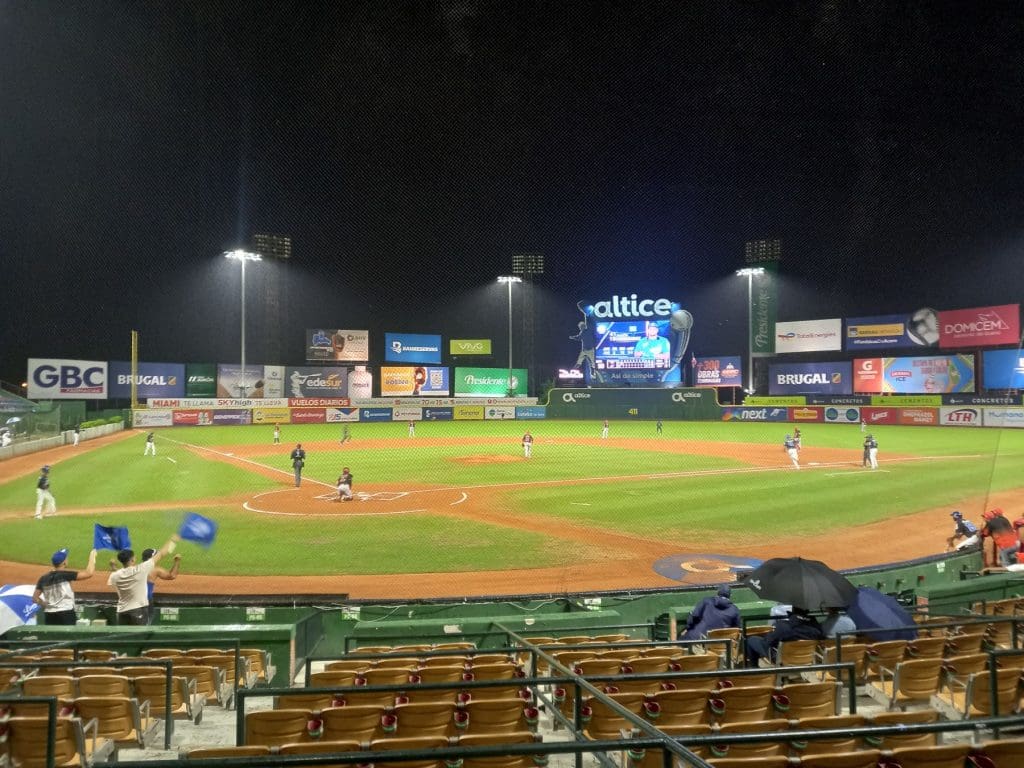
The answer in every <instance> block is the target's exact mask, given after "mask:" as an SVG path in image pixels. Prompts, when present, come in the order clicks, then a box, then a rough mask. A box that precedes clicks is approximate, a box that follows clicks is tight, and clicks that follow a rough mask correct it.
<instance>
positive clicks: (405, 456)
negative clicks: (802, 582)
mask: <svg viewBox="0 0 1024 768" xmlns="http://www.w3.org/2000/svg"><path fill="white" fill-rule="evenodd" d="M786 428H787V425H784V424H771V423H768V424H764V423H761V424H758V423H744V422H738V421H730V422H720V423H716V422H666V423H665V424H664V428H663V434H662V435H659V436H658V437H657V439H656V440H654V439H651V438H652V436H653V435H654V434H655V425H654V423H653V422H647V421H631V422H612V423H611V430H610V436H609V437H608V438H606V439H602V438H601V437H600V436H599V435H600V432H601V425H600V423H596V424H595V423H591V422H588V421H579V422H565V421H535V422H533V423H532V424H531V432H532V434H533V435H534V437H535V443H534V450H533V455H532V457H531V458H529V459H527V458H524V456H523V452H522V449H521V437H522V432H521V425H517V424H516V423H515V422H508V423H506V422H499V421H491V422H435V423H430V422H424V423H421V424H420V425H419V432H418V434H417V437H416V439H415V441H410V440H408V439H407V437H406V436H405V434H404V433H405V430H406V425H405V424H404V423H379V424H378V423H374V424H360V425H358V427H357V428H356V429H354V430H353V431H354V433H355V437H354V440H353V442H352V443H350V444H347V445H345V446H339V445H338V443H337V436H336V434H334V432H335V431H336V428H335V427H334V426H333V425H302V426H292V427H291V428H290V429H289V435H288V439H289V441H298V440H301V442H302V445H303V447H304V449H305V450H306V452H307V460H306V467H305V470H304V473H303V483H302V485H301V487H295V486H294V483H293V472H292V468H291V466H290V462H289V461H288V455H289V451H290V450H291V447H292V446H293V445H294V442H289V443H287V444H285V445H283V446H282V445H274V444H272V443H271V442H270V441H268V440H267V434H265V433H266V429H265V428H262V427H256V426H250V427H181V428H172V429H162V430H156V431H155V440H156V442H157V444H158V445H159V453H158V455H157V456H156V457H155V458H154V457H152V456H150V457H143V455H142V451H141V450H139V448H140V447H141V444H142V443H143V442H144V441H145V436H146V434H147V433H148V431H149V430H146V431H127V432H124V433H120V434H118V435H114V436H111V437H108V438H102V439H100V440H95V441H89V442H88V443H86V444H84V445H83V446H80V447H78V448H76V449H75V452H74V453H69V452H68V451H69V450H70V449H64V448H61V449H55V450H50V451H46V452H43V453H39V454H34V455H32V456H27V457H19V458H15V459H12V460H10V461H7V462H4V464H3V465H2V468H3V471H4V475H3V477H4V482H3V483H2V484H0V525H2V526H3V529H4V531H5V533H7V534H8V535H6V536H4V537H2V539H0V560H2V561H3V568H4V572H5V574H7V576H6V580H7V581H12V580H14V581H16V580H18V579H29V578H30V577H32V574H36V573H37V571H38V568H39V566H38V563H39V562H42V561H45V558H46V557H48V553H49V552H52V550H53V547H54V545H55V542H59V543H61V544H62V545H63V544H66V545H68V546H70V547H72V548H73V549H76V550H78V549H82V550H87V547H88V540H87V539H88V538H89V534H88V532H89V531H91V528H92V525H93V524H94V523H95V522H101V523H103V524H104V525H121V526H125V527H128V528H129V529H130V531H131V535H132V538H133V541H136V542H145V543H148V542H151V541H156V540H158V539H159V537H160V536H161V535H165V534H166V531H167V530H168V529H173V527H174V526H175V525H176V524H177V521H179V520H180V518H181V516H182V515H183V514H184V512H185V511H199V512H200V513H201V514H203V515H205V516H207V517H210V518H212V519H214V520H216V521H217V522H218V524H219V533H218V537H217V539H216V541H215V543H214V544H213V546H212V547H210V548H209V549H203V548H200V547H197V546H189V547H186V548H184V558H185V559H184V565H183V571H182V575H181V576H180V577H179V578H178V579H177V580H175V581H173V582H169V583H168V584H166V585H161V588H162V590H163V591H164V592H167V593H172V592H180V593H204V594H206V593H224V594H228V593H230V594H273V593H288V594H302V593H317V594H323V593H331V592H337V593H345V594H348V595H350V596H352V597H355V598H380V599H383V598H421V597H446V596H474V595H501V594H509V595H511V594H532V593H548V592H567V591H573V592H576V591H591V590H615V589H629V588H651V587H665V588H669V587H672V586H679V585H691V584H702V583H711V582H716V581H720V580H721V578H722V576H723V574H735V573H736V564H737V563H739V564H744V563H753V562H757V561H758V560H761V559H765V558H768V557H772V556H778V555H790V554H795V553H799V554H802V555H808V556H815V557H819V558H821V559H825V560H827V561H828V562H829V563H830V564H831V565H833V566H834V567H837V568H851V567H860V566H868V565H875V564H882V563H890V562H897V561H902V560H906V559H909V558H913V557H919V556H924V555H930V554H935V553H939V552H942V551H943V549H944V546H945V536H946V535H947V531H946V527H948V526H947V521H948V515H949V511H950V510H951V509H960V510H961V511H962V512H963V514H964V516H965V517H967V518H970V519H978V518H980V516H981V513H982V511H983V510H984V509H987V508H989V507H991V506H994V505H1002V506H1003V507H1004V508H1009V509H1014V508H1015V499H1017V498H1018V497H1019V493H1020V485H1019V480H1018V478H1019V477H1020V476H1021V469H1022V464H1024V436H1018V434H1017V433H1016V432H1012V431H1009V430H1006V431H1002V430H950V429H941V428H928V427H900V426H879V427H877V428H875V434H876V436H878V437H879V439H880V441H884V445H885V447H886V450H885V452H884V455H882V456H881V457H880V459H879V463H880V465H881V467H882V469H883V470H885V471H879V472H871V471H869V470H865V469H863V468H862V467H861V443H862V435H861V432H860V429H859V426H858V425H846V424H824V423H819V424H816V425H807V426H804V428H803V429H802V436H803V450H802V451H801V455H800V458H801V466H802V468H803V470H804V471H801V472H798V473H797V472H792V465H791V463H790V461H789V460H788V458H787V457H786V455H785V454H784V453H783V452H781V451H779V449H778V446H779V442H780V441H781V439H782V437H783V434H784V430H785V429H786ZM83 449H84V450H83ZM342 462H344V465H345V466H350V467H352V470H353V473H354V474H356V476H357V478H358V480H359V482H358V484H357V488H356V493H355V499H354V503H352V504H338V503H337V498H338V496H337V492H336V490H335V478H336V477H337V474H338V471H339V469H340V467H341V465H342ZM43 463H47V464H49V465H50V466H51V467H52V474H53V476H54V485H55V487H57V488H59V495H60V500H61V509H60V514H59V515H58V516H56V517H53V518H47V519H45V520H44V521H42V522H40V521H34V520H32V510H31V504H30V503H29V502H31V501H32V497H31V494H30V491H31V490H32V486H33V482H34V478H35V474H36V473H37V472H38V468H39V466H41V465H42V464H43ZM95 477H104V478H107V479H106V480H105V481H104V482H103V483H96V482H94V481H93V478H95ZM26 489H28V490H26ZM33 525H34V526H35V527H34V528H33V527H32V526H33ZM26 529H27V530H26ZM708 553H718V554H708ZM683 564H688V565H685V566H684V565H683Z"/></svg>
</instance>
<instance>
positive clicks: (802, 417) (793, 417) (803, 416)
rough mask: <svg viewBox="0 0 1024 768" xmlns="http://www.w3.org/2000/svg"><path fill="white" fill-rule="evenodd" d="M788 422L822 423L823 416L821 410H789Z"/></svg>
mask: <svg viewBox="0 0 1024 768" xmlns="http://www.w3.org/2000/svg"><path fill="white" fill-rule="evenodd" d="M789 420H790V421H800V422H804V421H824V420H825V414H824V411H822V409H821V408H807V407H799V408H790V409H789Z"/></svg>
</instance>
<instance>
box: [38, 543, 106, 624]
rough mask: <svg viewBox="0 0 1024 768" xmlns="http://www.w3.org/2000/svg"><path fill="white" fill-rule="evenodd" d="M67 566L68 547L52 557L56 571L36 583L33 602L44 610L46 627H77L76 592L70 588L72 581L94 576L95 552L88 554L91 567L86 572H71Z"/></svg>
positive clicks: (41, 577) (51, 571) (52, 563)
mask: <svg viewBox="0 0 1024 768" xmlns="http://www.w3.org/2000/svg"><path fill="white" fill-rule="evenodd" d="M67 563H68V549H67V547H64V548H62V549H58V550H57V551H56V552H54V553H53V557H51V558H50V564H51V565H52V566H53V569H52V570H50V571H48V572H47V573H44V574H43V575H42V576H40V577H39V581H37V582H36V591H35V592H33V593H32V602H34V603H36V605H38V606H40V607H41V608H42V609H43V623H44V624H70V625H74V624H75V623H76V622H77V621H78V617H77V616H76V615H75V591H74V590H73V589H72V588H71V582H72V581H85V580H86V579H91V578H92V577H93V574H94V573H95V572H96V550H95V549H94V550H92V551H91V552H90V553H89V564H88V565H87V566H86V567H85V570H84V571H72V570H69V569H68V568H67Z"/></svg>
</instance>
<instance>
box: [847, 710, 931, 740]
mask: <svg viewBox="0 0 1024 768" xmlns="http://www.w3.org/2000/svg"><path fill="white" fill-rule="evenodd" d="M938 720H939V713H938V712H936V711H935V710H934V709H919V710H916V711H912V712H879V713H877V714H875V715H872V716H871V717H870V718H869V719H868V724H869V725H915V724H919V723H936V722H938ZM864 742H865V743H866V744H867V745H868V746H869V747H875V748H877V749H897V748H900V747H933V746H935V745H936V744H937V743H938V734H937V733H891V734H888V735H886V736H881V735H879V736H874V735H872V736H868V737H866V738H865V739H864Z"/></svg>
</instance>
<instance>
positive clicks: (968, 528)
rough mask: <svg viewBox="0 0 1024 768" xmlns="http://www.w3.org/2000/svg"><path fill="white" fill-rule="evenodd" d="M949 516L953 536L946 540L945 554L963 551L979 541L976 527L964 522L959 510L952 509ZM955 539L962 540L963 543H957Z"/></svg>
mask: <svg viewBox="0 0 1024 768" xmlns="http://www.w3.org/2000/svg"><path fill="white" fill-rule="evenodd" d="M949 516H950V517H952V518H953V525H954V526H955V527H954V528H953V535H952V536H950V537H949V538H948V539H946V551H947V552H949V551H950V550H952V549H965V548H967V547H969V546H971V545H972V544H977V543H978V542H979V541H981V539H980V538H978V526H976V525H975V524H974V523H972V522H971V521H970V520H964V516H963V515H962V514H961V513H960V510H959V509H954V510H953V511H952V512H950V513H949ZM957 539H963V541H961V542H960V543H957Z"/></svg>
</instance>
